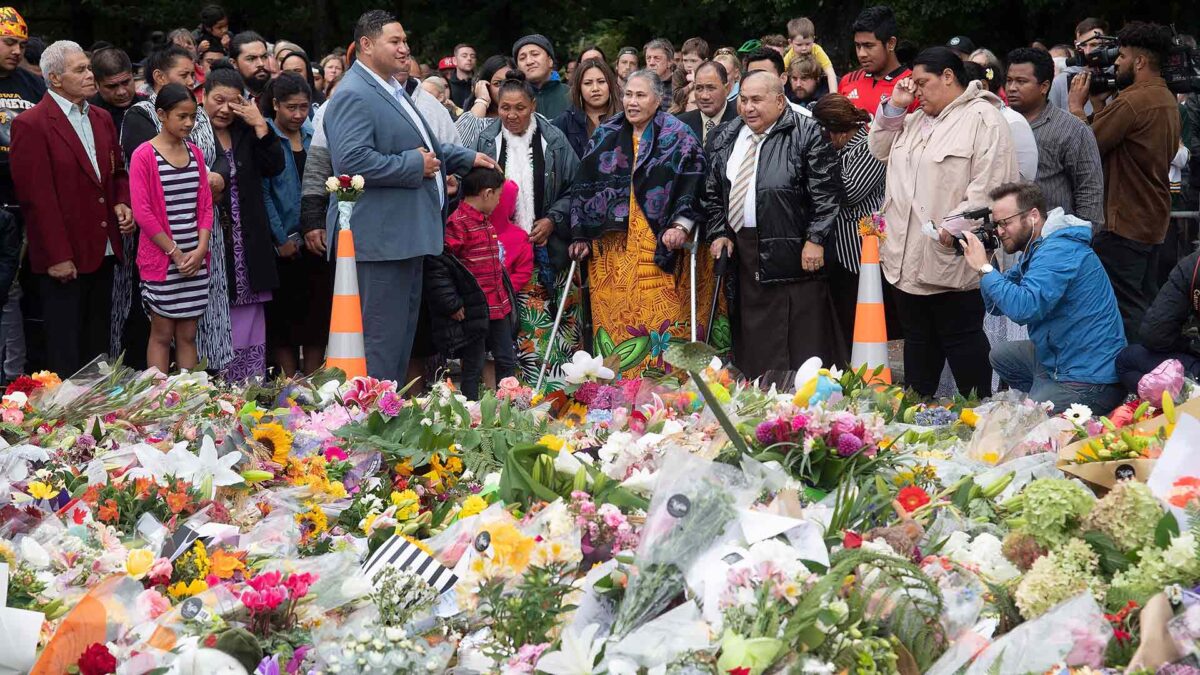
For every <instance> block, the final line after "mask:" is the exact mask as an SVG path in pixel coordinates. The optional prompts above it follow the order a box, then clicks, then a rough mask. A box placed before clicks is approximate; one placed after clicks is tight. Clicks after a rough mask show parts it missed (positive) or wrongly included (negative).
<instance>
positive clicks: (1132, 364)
mask: <svg viewBox="0 0 1200 675" xmlns="http://www.w3.org/2000/svg"><path fill="white" fill-rule="evenodd" d="M1167 359H1179V362H1180V363H1182V364H1183V369H1184V371H1185V372H1187V374H1188V376H1189V377H1191V378H1193V379H1200V358H1198V357H1196V356H1195V355H1194V354H1184V353H1180V354H1171V353H1168V352H1155V351H1150V350H1149V349H1147V348H1146V347H1144V346H1142V345H1129V346H1128V347H1126V348H1125V349H1122V350H1121V353H1120V354H1118V355H1117V377H1119V378H1121V384H1123V385H1125V388H1126V389H1128V390H1129V391H1131V392H1133V393H1135V394H1136V393H1137V387H1138V382H1139V381H1140V380H1141V379H1142V376H1143V375H1145V374H1146V373H1148V372H1150V371H1152V370H1154V369H1155V368H1157V367H1158V365H1159V364H1160V363H1162V362H1163V361H1166V360H1167Z"/></svg>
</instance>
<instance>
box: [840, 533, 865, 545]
mask: <svg viewBox="0 0 1200 675" xmlns="http://www.w3.org/2000/svg"><path fill="white" fill-rule="evenodd" d="M862 542H863V538H862V535H861V534H859V533H857V532H855V531H853V530H846V531H845V532H843V533H842V548H862Z"/></svg>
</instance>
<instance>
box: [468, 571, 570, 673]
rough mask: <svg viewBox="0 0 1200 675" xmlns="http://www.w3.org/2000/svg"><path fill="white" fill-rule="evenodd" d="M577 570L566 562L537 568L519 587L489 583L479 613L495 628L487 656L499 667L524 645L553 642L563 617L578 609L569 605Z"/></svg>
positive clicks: (481, 593) (502, 582) (485, 650)
mask: <svg viewBox="0 0 1200 675" xmlns="http://www.w3.org/2000/svg"><path fill="white" fill-rule="evenodd" d="M574 579H575V570H574V569H572V568H570V567H569V566H568V565H566V564H565V563H551V564H549V565H546V566H544V567H543V566H538V565H533V566H531V567H529V569H527V570H526V571H525V574H524V575H523V576H522V577H521V581H520V582H518V583H517V586H516V588H513V589H511V590H509V589H508V588H507V583H506V582H505V580H503V579H499V580H493V581H488V582H487V583H485V584H484V585H483V586H482V587H481V588H480V589H479V614H480V616H481V617H482V618H483V620H484V623H485V624H486V625H487V626H489V627H490V628H491V635H490V637H489V638H488V641H487V642H486V643H485V645H484V648H483V653H484V654H486V655H487V656H488V657H489V658H491V659H492V660H493V661H494V662H495V663H496V664H497V665H499V664H500V663H502V662H503V661H506V660H507V659H508V658H510V657H511V656H513V655H514V654H516V653H517V650H518V649H520V648H521V647H522V646H524V645H536V644H545V643H549V642H553V641H554V639H555V633H556V629H557V628H558V624H559V622H560V617H561V615H563V614H566V613H568V612H572V611H574V610H575V609H576V607H575V605H570V604H566V603H565V600H566V597H567V593H569V592H570V591H571V588H572V581H573V580H574Z"/></svg>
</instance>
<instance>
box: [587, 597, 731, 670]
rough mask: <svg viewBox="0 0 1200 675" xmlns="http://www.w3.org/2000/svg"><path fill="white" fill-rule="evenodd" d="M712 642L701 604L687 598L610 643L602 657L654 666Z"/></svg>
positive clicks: (707, 645) (647, 666)
mask: <svg viewBox="0 0 1200 675" xmlns="http://www.w3.org/2000/svg"><path fill="white" fill-rule="evenodd" d="M631 583H632V582H631ZM711 645H712V641H711V639H710V637H709V628H708V624H707V623H706V622H705V621H704V618H703V617H702V616H701V614H700V608H699V607H698V606H697V605H696V603H695V602H694V601H692V600H689V601H687V602H685V603H683V604H681V605H679V606H678V607H675V608H673V609H671V610H670V611H668V612H666V613H665V614H663V615H662V616H659V617H657V618H655V619H653V620H651V621H648V622H646V623H644V624H642V625H641V626H639V627H638V628H637V630H635V631H634V632H632V633H630V634H629V635H628V636H626V637H624V638H623V639H621V640H619V641H618V642H616V643H615V644H611V643H610V645H609V647H608V648H607V649H606V650H605V657H606V661H610V662H611V661H612V660H628V661H632V662H634V663H636V664H637V665H639V666H641V667H643V668H650V669H653V668H656V667H660V666H663V665H665V664H667V663H670V662H671V661H672V660H674V658H675V657H676V656H677V655H679V654H681V653H683V652H689V651H698V650H702V649H707V648H709V647H710V646H711ZM610 672H612V670H611V668H610ZM619 672H623V671H619Z"/></svg>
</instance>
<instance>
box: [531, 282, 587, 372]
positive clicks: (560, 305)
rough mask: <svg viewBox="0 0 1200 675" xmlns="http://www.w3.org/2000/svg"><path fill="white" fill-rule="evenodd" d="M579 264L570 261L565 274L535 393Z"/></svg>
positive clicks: (544, 369) (544, 370) (547, 362)
mask: <svg viewBox="0 0 1200 675" xmlns="http://www.w3.org/2000/svg"><path fill="white" fill-rule="evenodd" d="M578 264H579V263H578V262H576V261H575V260H572V261H571V269H570V270H569V271H568V272H567V283H566V284H564V285H563V292H562V295H561V296H559V298H558V312H557V313H556V314H555V315H554V327H553V328H551V329H550V341H549V342H547V343H546V353H545V354H543V355H542V370H541V372H539V373H538V379H537V386H536V387H534V388H533V390H534V391H535V392H540V391H541V390H542V378H544V377H545V376H546V366H548V365H550V351H551V350H553V349H554V339H555V338H556V337H557V336H558V326H559V324H561V323H562V316H563V310H564V309H566V307H567V295H568V294H569V293H570V292H571V280H572V279H574V278H575V266H576V265H578Z"/></svg>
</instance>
